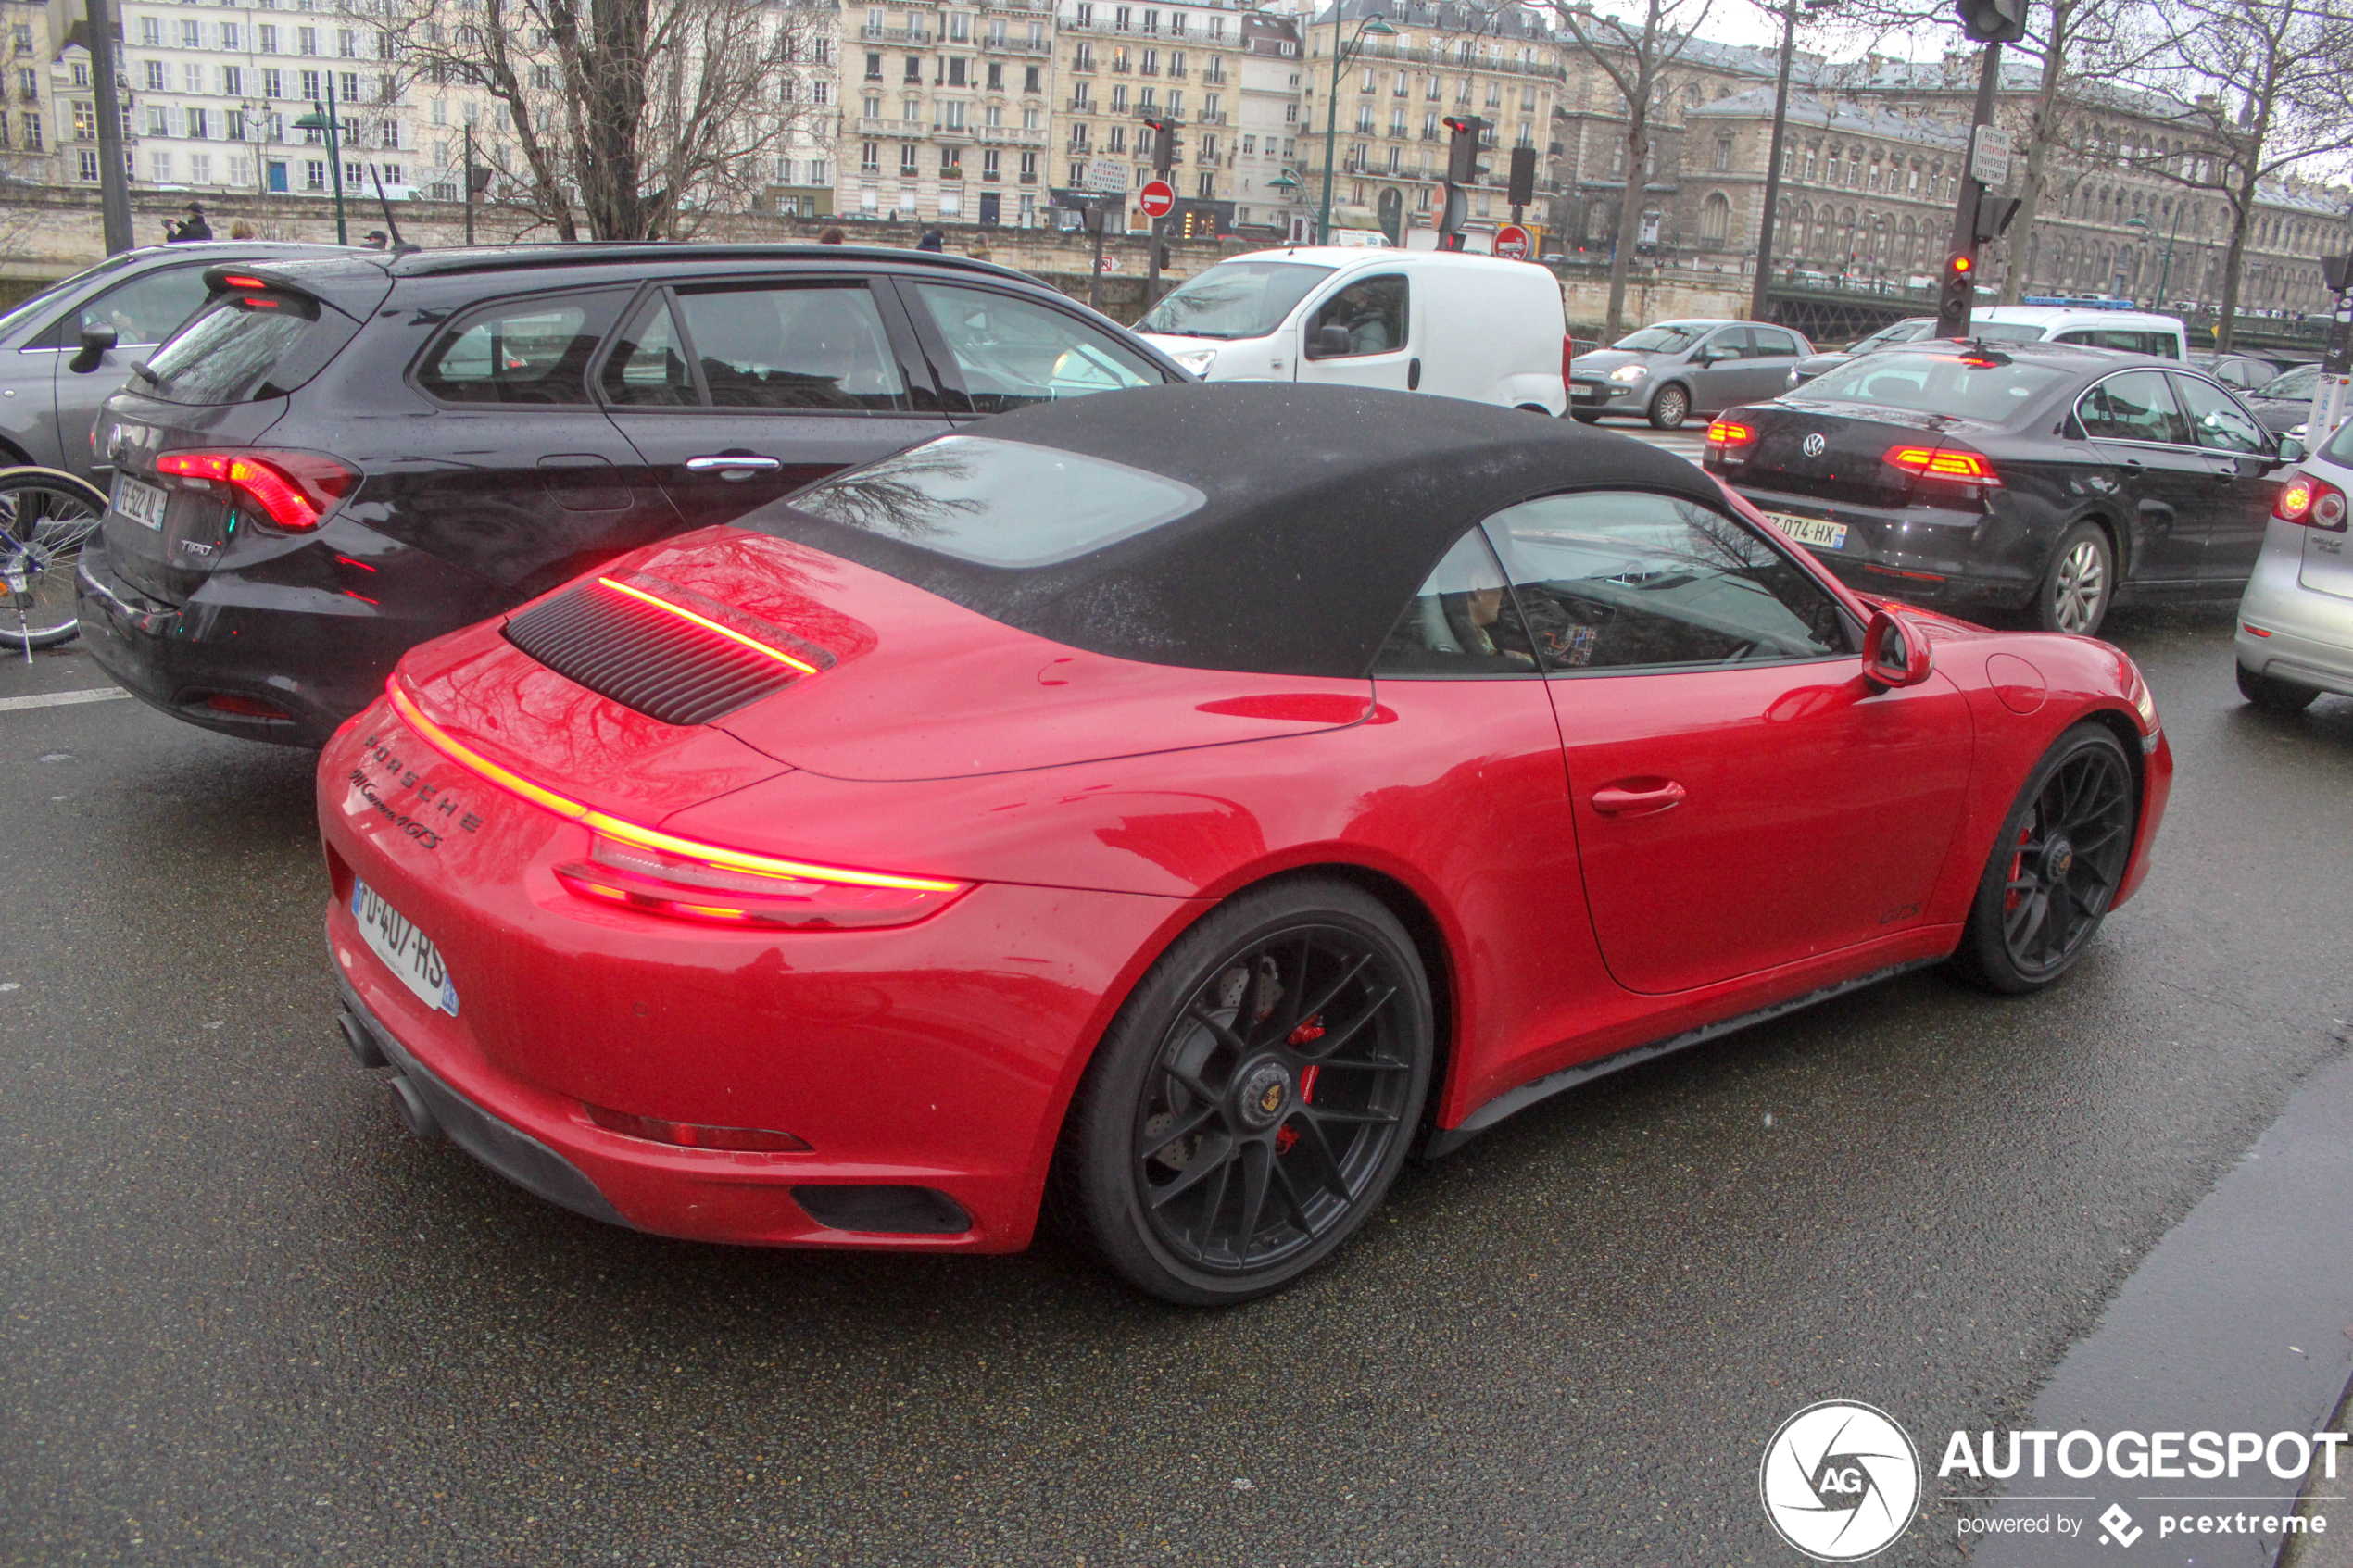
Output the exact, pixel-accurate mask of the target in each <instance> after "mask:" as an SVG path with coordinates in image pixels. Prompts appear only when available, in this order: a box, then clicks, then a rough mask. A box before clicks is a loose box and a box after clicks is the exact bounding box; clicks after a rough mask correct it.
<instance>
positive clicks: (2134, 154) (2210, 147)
mask: <svg viewBox="0 0 2353 1568" xmlns="http://www.w3.org/2000/svg"><path fill="white" fill-rule="evenodd" d="M2135 20H2136V22H2137V23H2138V25H2139V27H2140V29H2141V31H2142V32H2143V34H2144V36H2145V37H2147V38H2149V39H2151V40H2153V41H2154V45H2155V46H2154V47H2153V48H2152V49H2151V50H2150V52H2149V63H2148V65H2146V66H2145V67H2144V68H2143V69H2142V70H2141V71H2140V72H2138V73H2136V74H2138V75H2139V76H2140V77H2141V78H2142V84H2143V85H2145V86H2147V87H2149V88H2151V89H2153V90H2155V91H2158V92H2160V93H2174V94H2181V96H2182V97H2186V98H2187V99H2188V100H2189V102H2187V103H2186V104H2183V105H2182V107H2180V108H2179V109H2178V110H2177V111H2176V112H2175V113H2173V114H2172V115H2171V116H2170V117H2160V118H2159V119H2158V132H2159V134H2158V135H2157V136H2156V138H2155V139H2154V142H2153V143H2152V144H2148V145H2141V146H2135V147H2133V148H2131V149H2129V150H2126V152H2125V157H2124V161H2126V162H2127V163H2128V164H2129V165H2130V166H2131V167H2133V168H2134V169H2139V170H2140V171H2142V172H2143V173H2146V174H2152V175H2156V176H2158V178H2160V179H2164V180H2170V181H2171V182H2173V183H2175V184H2177V185H2182V186H2185V187H2187V188H2189V189H2191V190H2196V191H2208V192H2212V193H2213V194H2216V195H2219V196H2221V198H2222V203H2223V206H2224V208H2225V210H2226V211H2227V212H2228V213H2229V214H2230V220H2231V229H2230V239H2229V244H2228V246H2227V248H2226V250H2225V252H2224V259H2223V269H2222V303H2221V325H2220V327H2219V329H2218V330H2217V332H2216V337H2215V346H2216V347H2217V348H2219V349H2228V348H2229V347H2230V346H2231V326H2232V318H2233V316H2234V315H2235V313H2236V312H2237V309H2238V298H2239V282H2240V277H2239V274H2240V271H2241V269H2242V266H2243V264H2244V262H2245V260H2246V245H2247V239H2248V235H2249V232H2250V231H2251V230H2252V228H2253V226H2254V221H2255V205H2256V200H2257V197H2258V195H2259V194H2260V191H2261V187H2262V185H2263V184H2264V182H2267V181H2270V180H2271V179H2273V178H2274V177H2276V176H2278V175H2281V174H2284V173H2285V172H2286V171H2287V170H2288V169H2292V168H2294V167H2295V166H2296V165H2297V164H2300V163H2306V162H2309V161H2310V160H2312V159H2315V158H2324V157H2331V156H2333V155H2339V154H2343V153H2345V152H2347V151H2348V150H2353V94H2347V91H2346V87H2345V82H2346V78H2347V72H2348V70H2353V6H2348V4H2347V0H2168V3H2167V4H2166V5H2165V6H2164V7H2163V8H2162V9H2158V8H2157V7H2155V6H2145V8H2143V9H2141V10H2140V11H2139V12H2137V13H2136V16H2135ZM2175 101H2176V102H2177V103H2178V102H2180V99H2179V98H2177V99H2176V100H2175Z"/></svg>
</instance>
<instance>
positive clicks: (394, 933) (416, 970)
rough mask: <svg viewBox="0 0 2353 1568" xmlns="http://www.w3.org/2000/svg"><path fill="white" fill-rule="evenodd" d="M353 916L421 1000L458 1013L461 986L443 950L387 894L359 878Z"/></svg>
mask: <svg viewBox="0 0 2353 1568" xmlns="http://www.w3.org/2000/svg"><path fill="white" fill-rule="evenodd" d="M351 918H352V919H353V920H355V921H357V922H359V935H361V936H363V937H365V938H366V939H367V942H368V950H369V951H370V952H371V953H373V954H375V955H376V957H378V958H380V959H382V960H384V967H385V968H386V969H388V970H390V971H392V972H393V973H394V974H396V975H397V976H398V977H399V979H400V983H401V984H402V985H406V986H408V987H409V990H411V991H414V992H415V993H416V994H417V999H418V1000H419V1001H421V1002H422V1003H424V1004H425V1006H427V1007H429V1008H438V1009H439V1010H442V1011H443V1012H446V1013H447V1014H448V1015H449V1016H450V1017H452V1018H455V1017H457V1016H458V987H457V985H456V984H455V983H454V982H452V981H451V980H450V978H449V966H448V965H447V964H445V963H444V962H442V960H441V950H440V949H439V948H437V947H434V945H433V943H432V941H431V940H430V939H429V938H428V937H427V936H426V935H425V934H424V933H423V932H422V931H419V930H418V929H417V928H416V927H415V926H414V925H412V924H410V923H409V920H408V918H407V917H406V916H404V915H402V914H401V912H400V911H399V910H398V909H394V908H393V907H392V906H391V905H390V904H388V903H386V902H385V901H384V895H382V894H380V893H378V892H377V891H376V890H375V889H374V888H372V887H371V886H369V885H368V884H366V883H364V882H360V881H359V880H358V879H357V878H355V879H353V882H352V887H351Z"/></svg>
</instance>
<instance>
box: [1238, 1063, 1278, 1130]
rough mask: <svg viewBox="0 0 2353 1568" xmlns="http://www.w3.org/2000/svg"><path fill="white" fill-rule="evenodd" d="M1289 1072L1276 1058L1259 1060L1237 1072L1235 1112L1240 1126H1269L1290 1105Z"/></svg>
mask: <svg viewBox="0 0 2353 1568" xmlns="http://www.w3.org/2000/svg"><path fill="white" fill-rule="evenodd" d="M1290 1098H1291V1084H1290V1070H1289V1069H1288V1068H1286V1067H1284V1066H1283V1064H1282V1063H1281V1062H1278V1061H1262V1062H1260V1063H1258V1064H1257V1065H1256V1066H1254V1067H1252V1068H1250V1069H1249V1070H1247V1071H1246V1072H1244V1073H1242V1074H1241V1078H1240V1081H1239V1093H1238V1095H1237V1099H1238V1103H1237V1104H1236V1106H1235V1107H1234V1109H1235V1111H1236V1113H1237V1114H1238V1115H1239V1117H1240V1118H1241V1123H1242V1125H1244V1126H1246V1127H1250V1128H1253V1129H1255V1128H1260V1127H1266V1126H1271V1125H1273V1124H1274V1123H1276V1122H1277V1121H1280V1120H1281V1119H1282V1114H1283V1112H1284V1111H1285V1110H1289V1109H1290Z"/></svg>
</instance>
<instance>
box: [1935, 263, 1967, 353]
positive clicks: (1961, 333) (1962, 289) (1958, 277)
mask: <svg viewBox="0 0 2353 1568" xmlns="http://www.w3.org/2000/svg"><path fill="white" fill-rule="evenodd" d="M1976 304H1977V258H1976V257H1973V256H1971V255H1969V252H1967V251H1957V252H1955V253H1954V254H1953V255H1951V256H1948V257H1945V258H1944V288H1943V290H1942V291H1941V292H1940V293H1939V294H1938V295H1937V297H1936V335H1937V336H1938V337H1951V338H1961V337H1967V336H1969V311H1970V309H1971V308H1972V307H1974V306H1975V305H1976Z"/></svg>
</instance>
